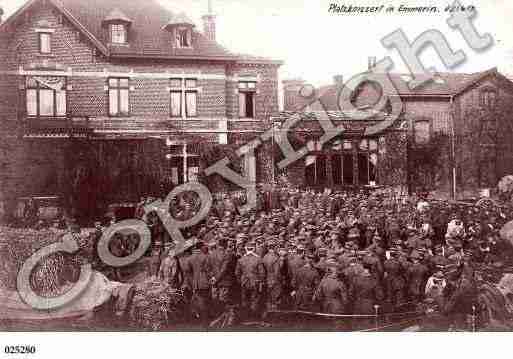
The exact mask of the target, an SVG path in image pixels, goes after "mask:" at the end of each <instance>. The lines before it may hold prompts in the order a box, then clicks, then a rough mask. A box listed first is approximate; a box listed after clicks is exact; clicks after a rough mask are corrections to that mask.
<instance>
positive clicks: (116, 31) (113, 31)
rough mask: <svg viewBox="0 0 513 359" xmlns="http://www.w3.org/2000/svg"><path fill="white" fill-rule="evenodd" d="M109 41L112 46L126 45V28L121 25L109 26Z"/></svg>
mask: <svg viewBox="0 0 513 359" xmlns="http://www.w3.org/2000/svg"><path fill="white" fill-rule="evenodd" d="M110 41H111V43H113V44H126V42H127V36H126V26H125V25H123V24H112V25H110Z"/></svg>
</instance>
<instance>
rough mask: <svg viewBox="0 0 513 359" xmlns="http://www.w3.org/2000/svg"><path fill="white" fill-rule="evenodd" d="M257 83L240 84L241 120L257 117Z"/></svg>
mask: <svg viewBox="0 0 513 359" xmlns="http://www.w3.org/2000/svg"><path fill="white" fill-rule="evenodd" d="M255 95H256V82H255V81H240V82H239V118H254V117H255V112H256V111H255Z"/></svg>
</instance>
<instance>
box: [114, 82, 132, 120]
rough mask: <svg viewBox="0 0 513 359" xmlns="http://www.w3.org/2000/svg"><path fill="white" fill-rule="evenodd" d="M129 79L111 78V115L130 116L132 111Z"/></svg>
mask: <svg viewBox="0 0 513 359" xmlns="http://www.w3.org/2000/svg"><path fill="white" fill-rule="evenodd" d="M129 92H130V88H129V81H128V78H110V79H109V115H110V116H128V115H129V113H130V104H129Z"/></svg>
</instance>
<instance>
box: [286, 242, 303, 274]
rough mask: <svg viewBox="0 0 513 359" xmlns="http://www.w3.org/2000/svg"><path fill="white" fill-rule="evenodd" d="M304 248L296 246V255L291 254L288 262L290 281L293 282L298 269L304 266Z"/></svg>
mask: <svg viewBox="0 0 513 359" xmlns="http://www.w3.org/2000/svg"><path fill="white" fill-rule="evenodd" d="M304 258H305V247H304V246H303V245H298V246H297V250H296V253H295V254H293V255H292V256H291V258H290V260H289V266H290V273H291V279H292V280H294V278H295V277H296V274H297V271H298V270H299V268H301V267H302V266H304V265H305V259H304Z"/></svg>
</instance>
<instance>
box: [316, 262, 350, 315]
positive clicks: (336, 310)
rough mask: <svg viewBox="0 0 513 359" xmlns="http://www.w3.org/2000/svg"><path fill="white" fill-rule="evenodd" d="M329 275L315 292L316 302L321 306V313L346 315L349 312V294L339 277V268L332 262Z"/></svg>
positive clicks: (328, 268)
mask: <svg viewBox="0 0 513 359" xmlns="http://www.w3.org/2000/svg"><path fill="white" fill-rule="evenodd" d="M327 270H328V273H327V274H326V275H325V276H324V278H323V279H322V280H321V283H320V284H319V286H318V287H317V290H316V291H315V295H314V300H315V301H318V302H319V303H320V304H321V311H322V312H323V313H330V314H344V313H346V311H347V304H348V301H349V300H348V298H349V293H348V290H347V287H346V285H345V284H344V282H343V281H342V280H341V279H340V277H339V266H338V264H337V263H336V262H331V263H329V264H328V267H327Z"/></svg>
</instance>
